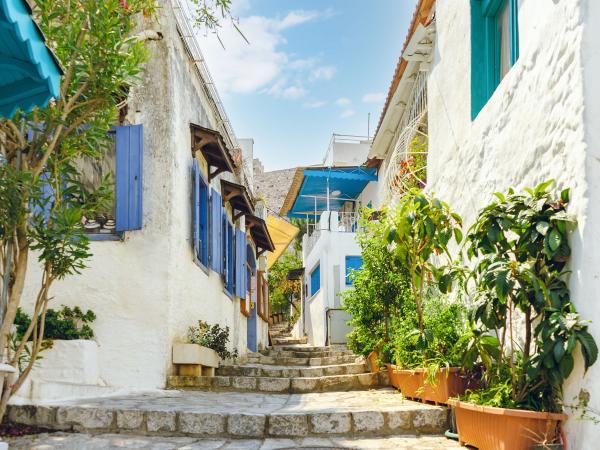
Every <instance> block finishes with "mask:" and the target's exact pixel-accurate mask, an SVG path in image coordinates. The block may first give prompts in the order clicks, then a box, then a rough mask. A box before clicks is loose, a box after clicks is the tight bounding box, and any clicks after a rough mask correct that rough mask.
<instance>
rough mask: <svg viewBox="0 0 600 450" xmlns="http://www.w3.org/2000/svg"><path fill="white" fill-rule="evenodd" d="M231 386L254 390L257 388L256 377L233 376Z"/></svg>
mask: <svg viewBox="0 0 600 450" xmlns="http://www.w3.org/2000/svg"><path fill="white" fill-rule="evenodd" d="M231 386H232V387H234V388H236V389H242V390H247V391H253V390H256V378H253V377H231Z"/></svg>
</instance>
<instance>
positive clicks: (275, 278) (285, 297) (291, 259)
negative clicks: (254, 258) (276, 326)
mask: <svg viewBox="0 0 600 450" xmlns="http://www.w3.org/2000/svg"><path fill="white" fill-rule="evenodd" d="M301 267H302V259H301V258H300V256H299V254H298V253H297V252H296V251H294V250H290V251H288V252H286V253H284V254H283V255H282V256H281V257H280V258H279V259H278V260H277V261H276V262H275V264H273V266H271V269H269V275H268V277H267V283H268V285H269V311H272V312H278V311H283V312H284V313H285V314H286V317H287V319H288V321H290V322H292V319H293V318H294V317H293V316H294V315H296V319H297V318H298V317H299V313H300V312H299V311H296V310H294V314H292V316H291V317H290V304H291V300H292V299H298V298H300V288H301V281H300V280H289V279H288V273H289V271H290V270H294V269H300V268H301Z"/></svg>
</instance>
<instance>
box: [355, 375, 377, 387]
mask: <svg viewBox="0 0 600 450" xmlns="http://www.w3.org/2000/svg"><path fill="white" fill-rule="evenodd" d="M355 376H356V378H357V380H358V383H359V385H360V386H367V387H371V386H377V384H378V378H377V374H376V373H360V374H358V375H355Z"/></svg>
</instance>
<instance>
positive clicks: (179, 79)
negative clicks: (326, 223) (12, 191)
mask: <svg viewBox="0 0 600 450" xmlns="http://www.w3.org/2000/svg"><path fill="white" fill-rule="evenodd" d="M157 14H158V15H159V17H158V18H157V20H156V21H154V20H151V19H145V18H144V19H142V20H143V23H142V24H141V25H142V26H143V27H144V28H146V29H149V30H152V31H153V32H154V31H156V33H151V34H153V35H155V36H160V39H156V40H151V41H149V42H148V50H149V52H150V58H149V61H148V62H147V64H146V67H145V72H144V75H143V77H142V80H141V81H140V84H139V85H138V86H137V87H136V88H135V89H133V90H132V91H131V92H130V95H129V102H128V111H127V114H126V117H125V118H124V120H123V123H122V124H121V125H122V126H120V127H117V139H116V152H117V153H116V163H115V164H116V165H117V167H116V170H115V172H116V177H117V180H116V184H117V192H116V197H117V199H116V201H117V205H116V211H115V214H116V216H117V217H116V222H117V229H119V227H121V228H120V230H123V231H122V232H119V233H104V234H98V235H90V236H91V239H92V242H91V253H92V254H93V256H92V257H91V258H90V259H89V260H88V261H87V266H88V267H87V268H86V269H85V270H84V271H83V273H82V274H81V275H79V276H73V277H69V278H67V279H65V280H63V281H57V282H56V283H55V285H54V287H53V289H52V293H51V295H52V297H53V300H52V302H51V304H50V307H51V308H59V307H60V305H68V306H80V307H81V308H82V309H83V310H87V309H91V310H93V311H94V312H95V314H96V316H97V319H96V321H95V322H94V323H93V324H92V328H93V330H94V334H95V339H94V340H95V345H94V344H92V345H91V347H93V348H91V350H86V349H87V348H88V347H90V346H86V345H84V346H81V345H80V346H79V347H78V348H77V349H75V350H74V353H73V354H74V355H79V354H81V353H82V352H83V353H85V354H82V356H76V357H77V358H88V357H90V355H91V353H93V354H94V355H95V356H94V355H92V356H91V357H92V358H95V359H96V360H97V362H96V363H89V364H88V365H91V366H93V367H97V369H94V371H92V372H91V373H92V374H93V375H94V374H95V375H94V376H93V378H94V379H93V380H92V379H90V377H89V376H87V377H83V378H85V382H82V377H78V376H75V375H74V376H73V377H68V376H67V377H65V376H62V377H61V379H52V377H50V378H48V377H47V376H46V378H41V377H42V376H44V373H42V372H44V371H40V376H39V377H37V376H36V375H35V374H34V375H32V377H31V378H32V380H33V383H34V384H37V387H36V386H33V387H32V386H31V385H29V386H25V387H24V388H23V389H22V390H21V391H20V392H19V396H21V397H23V398H27V397H30V399H32V398H33V397H36V398H33V399H34V400H35V399H37V400H39V399H40V397H42V399H44V398H43V397H44V395H34V394H32V392H33V391H32V389H33V390H37V392H41V391H40V385H42V384H45V385H47V387H48V388H47V389H46V390H45V391H44V392H48V395H49V396H53V397H59V398H68V397H70V396H74V397H80V396H82V395H101V394H102V393H111V392H114V391H115V390H128V389H130V390H132V389H136V390H138V389H155V388H164V387H165V385H166V381H167V376H168V375H170V374H172V372H173V365H172V362H171V351H172V345H173V343H175V342H185V341H186V338H187V330H188V327H190V326H192V325H196V324H197V322H198V321H199V320H202V321H205V322H207V323H209V324H211V325H212V324H219V325H221V326H223V327H225V326H227V327H229V328H230V340H231V341H230V347H231V349H232V350H233V349H235V350H237V351H238V352H239V354H240V356H241V357H243V356H244V355H245V354H246V353H247V352H248V351H257V349H259V348H263V347H265V346H267V345H268V323H267V321H268V316H267V315H268V310H267V306H266V303H267V302H266V298H264V297H262V296H261V295H260V294H259V293H258V291H259V289H258V288H259V287H264V286H266V284H265V283H263V281H264V280H265V277H266V273H265V271H266V255H265V252H266V251H268V250H271V249H272V248H271V247H272V242H270V237H269V235H268V231H267V230H266V225H265V223H264V220H263V219H264V218H265V217H266V211H264V208H261V205H260V204H257V203H256V202H255V201H254V198H253V194H252V170H251V169H252V145H253V143H252V141H251V140H244V141H242V143H241V145H240V144H239V143H238V142H237V140H236V138H235V135H234V134H233V131H232V128H231V126H230V125H229V122H228V120H227V116H226V114H225V112H224V110H223V108H222V105H221V103H220V100H219V98H218V94H217V93H216V91H215V90H214V87H213V84H212V81H211V80H210V75H209V74H208V71H207V70H206V67H204V66H203V65H202V63H199V62H198V61H202V58H201V55H200V54H199V49H198V48H197V44H196V41H195V39H194V37H193V32H192V30H191V29H190V27H189V26H188V22H187V20H189V18H187V17H186V14H187V12H186V7H185V5H184V2H181V3H180V2H179V1H177V0H174V1H173V2H172V3H169V4H165V5H164V7H163V8H159V9H158V10H157ZM123 136H126V137H127V139H126V141H127V144H126V148H123V147H121V148H120V147H119V145H121V144H122V142H121V143H120V140H123V139H122V138H123ZM134 140H135V144H134ZM119 151H121V152H123V151H125V155H126V156H129V157H130V159H135V160H136V162H137V166H136V171H135V173H134V171H133V169H132V167H128V169H132V170H131V171H129V172H128V173H130V176H131V179H130V180H126V181H129V184H128V185H127V183H125V187H123V186H120V184H119V183H120V181H119V172H120V171H122V169H123V167H122V166H119V164H120V156H119ZM124 193H125V199H124V197H123V194H124ZM123 214H125V215H126V216H127V220H125V219H124V217H123ZM123 223H125V225H123ZM39 276H40V268H39V267H38V264H37V263H35V262H34V263H32V264H31V267H30V270H29V274H28V280H27V283H26V286H27V289H26V291H25V292H24V294H23V299H24V304H23V307H24V310H25V311H28V310H29V309H30V308H31V305H30V304H28V301H29V300H30V299H32V298H35V295H34V293H35V292H36V289H37V286H38V283H39V279H40V278H39ZM265 292H266V291H265V290H262V291H261V294H263V293H265ZM259 297H260V298H259ZM82 348H83V350H82ZM51 351H53V350H51ZM66 351H67V352H68V350H66ZM90 352H91V353H90ZM58 358H59V359H60V356H59V357H58ZM75 365H77V363H75ZM46 372H47V371H46ZM28 389H29V391H28ZM42 390H43V389H42Z"/></svg>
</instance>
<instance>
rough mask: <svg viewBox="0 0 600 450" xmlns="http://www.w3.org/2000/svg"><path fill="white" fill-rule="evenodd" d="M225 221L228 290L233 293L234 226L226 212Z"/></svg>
mask: <svg viewBox="0 0 600 450" xmlns="http://www.w3.org/2000/svg"><path fill="white" fill-rule="evenodd" d="M225 221H226V225H227V292H229V293H230V294H232V295H233V284H234V279H233V274H234V269H233V268H234V266H233V263H234V254H233V252H234V248H233V226H232V225H231V224H230V223H229V219H227V214H225Z"/></svg>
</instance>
